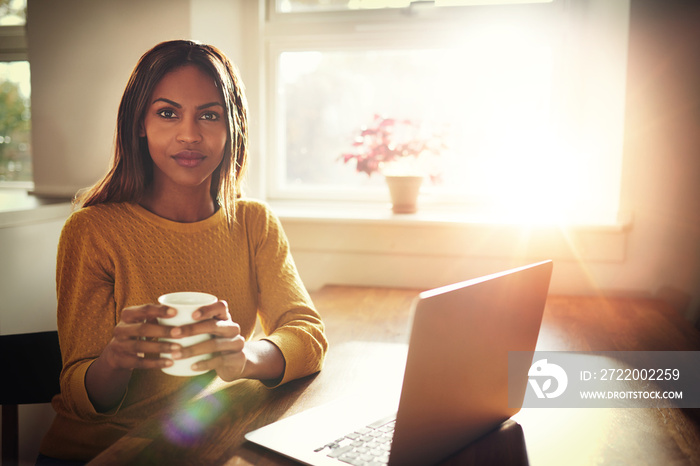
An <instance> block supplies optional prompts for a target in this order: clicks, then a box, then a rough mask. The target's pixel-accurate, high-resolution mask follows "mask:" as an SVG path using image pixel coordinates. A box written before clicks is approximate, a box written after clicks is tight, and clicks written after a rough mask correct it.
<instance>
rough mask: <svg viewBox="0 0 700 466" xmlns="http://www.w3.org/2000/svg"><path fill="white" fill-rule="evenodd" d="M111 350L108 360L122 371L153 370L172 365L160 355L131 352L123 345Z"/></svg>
mask: <svg viewBox="0 0 700 466" xmlns="http://www.w3.org/2000/svg"><path fill="white" fill-rule="evenodd" d="M118 346H119V347H118V348H112V351H110V360H111V361H112V364H114V365H115V366H116V367H121V368H124V369H154V368H163V367H169V366H172V365H173V361H172V360H171V359H169V358H164V357H161V356H160V354H149V353H143V352H133V351H131V350H129V349H127V348H124V346H123V345H118Z"/></svg>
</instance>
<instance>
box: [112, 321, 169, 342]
mask: <svg viewBox="0 0 700 466" xmlns="http://www.w3.org/2000/svg"><path fill="white" fill-rule="evenodd" d="M173 328H174V327H171V326H168V325H160V324H158V323H157V322H138V323H133V324H125V323H124V322H120V323H119V324H117V326H116V327H114V332H113V334H114V337H115V338H116V339H118V340H120V341H124V340H130V339H144V338H168V337H170V336H171V335H172V332H173Z"/></svg>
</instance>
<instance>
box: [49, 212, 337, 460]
mask: <svg viewBox="0 0 700 466" xmlns="http://www.w3.org/2000/svg"><path fill="white" fill-rule="evenodd" d="M56 286H57V295H58V331H59V338H60V343H61V352H62V354H63V372H62V374H61V394H60V395H57V396H56V397H55V398H54V400H53V407H54V409H55V410H56V413H57V415H56V418H55V420H54V422H53V424H52V426H51V428H50V430H49V432H48V434H47V435H46V436H45V438H44V440H43V442H42V445H41V448H40V451H41V453H42V454H44V455H47V456H51V457H56V458H66V459H77V460H89V459H91V458H92V457H94V456H95V455H97V454H98V453H100V452H101V451H102V450H104V449H105V448H107V447H108V446H109V445H111V444H112V443H114V442H115V441H116V440H117V439H119V438H120V437H121V436H122V435H124V434H125V433H126V432H128V430H130V429H131V428H133V427H134V426H135V425H136V424H137V423H138V422H139V421H141V420H143V419H144V418H146V417H148V416H149V415H151V414H153V413H155V412H157V411H158V410H160V409H162V408H163V407H164V406H165V405H166V404H167V403H168V402H169V401H170V400H172V399H173V397H174V395H175V394H176V392H177V391H178V389H179V388H180V387H181V386H183V385H184V384H185V383H187V382H188V381H190V380H191V379H189V378H186V377H185V378H181V377H173V376H169V375H166V374H164V373H163V372H161V371H160V370H134V371H133V374H132V376H131V380H130V382H129V386H128V389H127V393H126V395H125V397H124V399H123V400H122V402H121V404H120V405H119V406H118V407H117V408H116V409H115V410H113V412H109V413H98V412H96V411H95V409H94V408H93V406H92V403H91V402H90V400H89V398H88V395H87V392H86V389H85V383H84V380H85V373H86V371H87V368H88V367H89V366H90V364H91V363H92V361H94V360H95V358H97V357H98V355H99V354H100V353H101V352H102V350H103V348H104V347H105V346H106V345H107V343H108V342H109V340H110V339H111V338H112V331H113V328H114V326H115V325H116V324H117V322H118V321H119V315H120V312H121V310H122V309H124V308H125V307H128V306H133V305H140V304H146V303H155V302H157V298H158V296H160V295H162V294H164V293H170V292H175V291H201V292H206V293H211V294H213V295H215V296H217V297H218V298H219V299H223V300H225V301H227V302H228V304H229V309H230V312H231V315H232V317H233V320H234V322H237V323H238V324H239V325H240V326H241V333H242V334H243V336H245V337H246V339H248V338H250V337H251V336H252V334H253V331H254V329H255V322H256V317H257V316H259V317H260V322H261V325H262V328H263V330H264V332H265V334H266V335H267V337H266V339H268V340H270V341H272V342H273V343H274V344H275V345H277V346H278V347H279V348H280V350H281V351H282V353H283V354H284V358H285V361H286V369H285V373H284V376H283V378H282V380H281V382H280V384H281V383H285V382H287V381H289V380H293V379H295V378H299V377H303V376H305V375H308V374H312V373H314V372H316V371H318V370H320V368H321V365H322V362H323V358H324V355H325V352H326V349H327V346H328V343H327V341H326V337H325V335H324V328H323V323H322V322H321V318H320V316H319V315H318V313H317V312H316V311H315V309H314V307H313V304H312V302H311V299H310V298H309V295H308V294H307V292H306V290H305V289H304V287H303V285H302V283H301V280H300V279H299V275H298V273H297V270H296V267H295V265H294V262H293V261H292V257H291V255H290V253H289V247H288V243H287V239H286V236H285V235H284V232H283V231H282V228H281V226H280V224H279V222H278V220H277V219H276V217H275V216H274V215H273V214H272V213H271V212H270V210H269V209H268V208H267V207H266V206H265V205H264V204H262V203H259V202H255V201H244V200H241V201H238V203H237V204H236V221H235V223H234V225H233V226H232V227H230V226H229V224H228V223H227V222H226V220H225V217H224V216H223V215H222V212H221V211H219V212H217V213H216V214H214V215H213V216H212V217H210V218H208V219H206V220H203V221H201V222H196V223H177V222H172V221H169V220H166V219H163V218H161V217H158V216H156V215H154V214H152V213H151V212H149V211H147V210H145V209H143V208H142V207H140V206H138V205H135V204H128V203H119V204H103V205H98V206H93V207H88V208H84V209H81V210H78V211H76V212H74V213H73V214H72V215H71V216H70V218H69V219H68V221H67V222H66V224H65V226H64V228H63V232H62V234H61V239H60V242H59V247H58V260H57V272H56ZM207 376H209V377H211V375H204V376H200V377H207Z"/></svg>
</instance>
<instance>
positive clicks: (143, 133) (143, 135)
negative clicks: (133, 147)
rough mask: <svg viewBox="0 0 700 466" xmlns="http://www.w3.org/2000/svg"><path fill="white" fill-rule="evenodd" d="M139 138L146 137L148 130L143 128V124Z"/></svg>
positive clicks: (140, 127) (140, 126)
mask: <svg viewBox="0 0 700 466" xmlns="http://www.w3.org/2000/svg"><path fill="white" fill-rule="evenodd" d="M139 137H140V138H145V137H146V128H144V127H143V123H142V124H140V125H139Z"/></svg>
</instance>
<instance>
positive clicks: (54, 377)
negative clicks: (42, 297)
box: [0, 331, 63, 466]
mask: <svg viewBox="0 0 700 466" xmlns="http://www.w3.org/2000/svg"><path fill="white" fill-rule="evenodd" d="M62 367H63V363H62V361H61V348H60V346H59V345H58V332H56V331H50V332H37V333H24V334H16V335H0V373H2V383H0V404H1V405H2V465H3V466H6V465H14V464H18V463H19V421H18V418H19V416H18V405H21V404H33V403H48V402H50V401H51V399H52V398H53V397H54V395H56V394H58V393H59V392H60V385H59V376H60V375H61V369H62Z"/></svg>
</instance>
